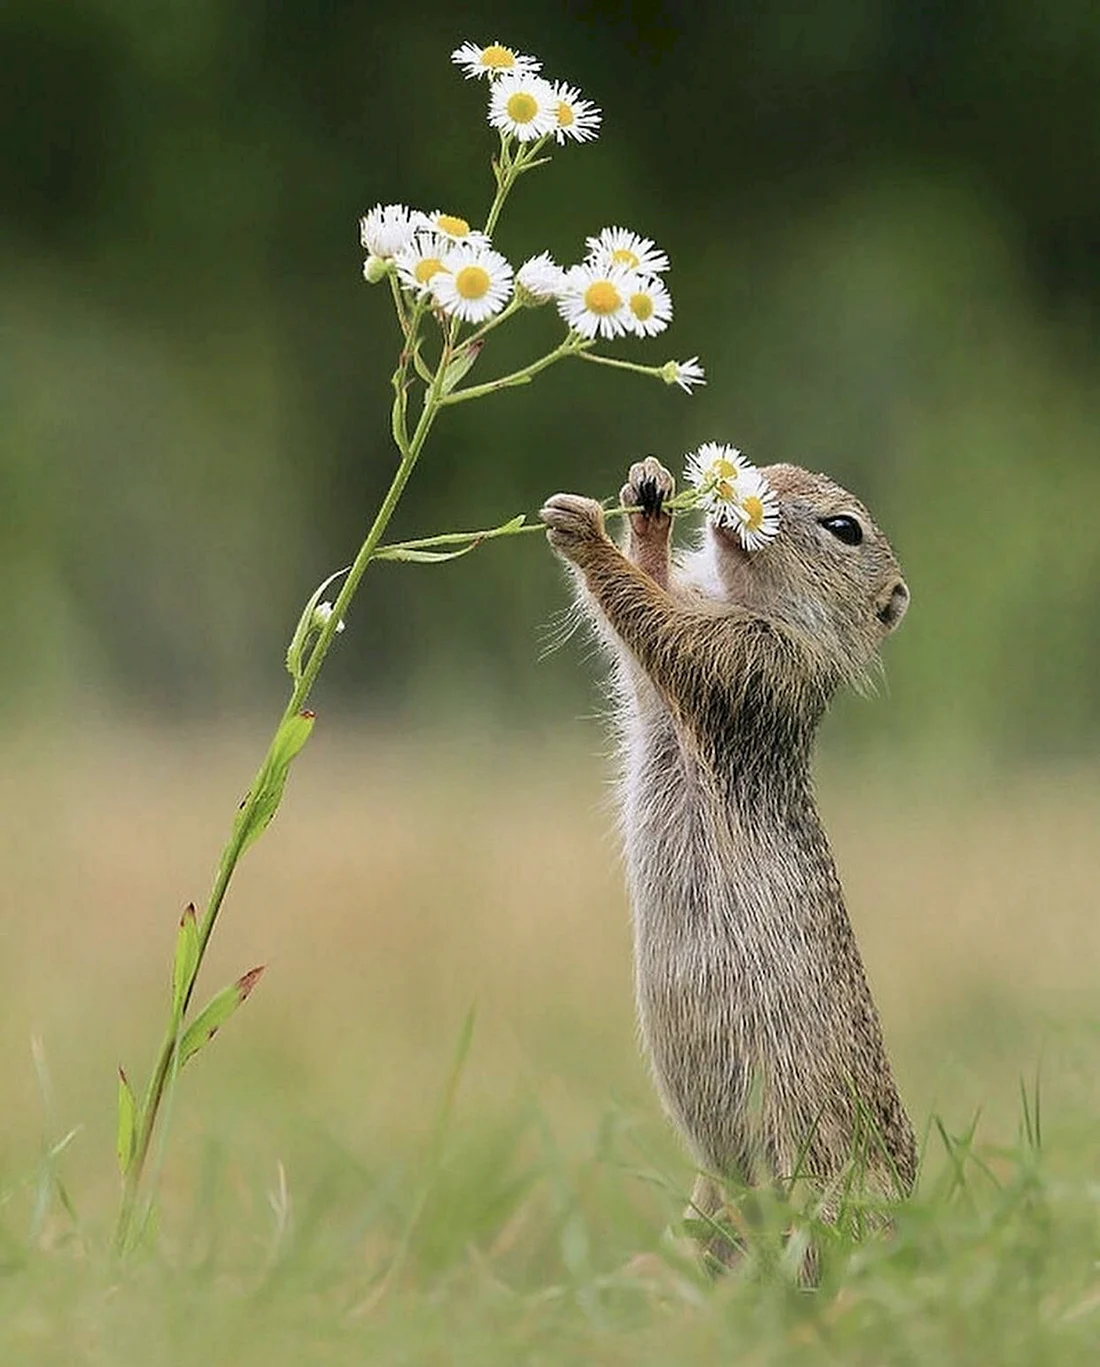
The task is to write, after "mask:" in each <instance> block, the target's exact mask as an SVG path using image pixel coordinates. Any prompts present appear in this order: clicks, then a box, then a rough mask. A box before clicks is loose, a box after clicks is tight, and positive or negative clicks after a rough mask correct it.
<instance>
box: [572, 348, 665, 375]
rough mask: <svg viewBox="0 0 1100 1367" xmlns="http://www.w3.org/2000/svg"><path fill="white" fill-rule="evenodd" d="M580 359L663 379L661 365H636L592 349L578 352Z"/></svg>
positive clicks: (633, 362)
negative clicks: (602, 354)
mask: <svg viewBox="0 0 1100 1367" xmlns="http://www.w3.org/2000/svg"><path fill="white" fill-rule="evenodd" d="M579 354H580V358H581V360H582V361H591V362H592V363H593V364H594V365H609V366H611V367H613V368H614V369H615V370H633V371H634V373H635V374H636V375H655V376H656V377H657V378H658V379H663V378H664V376H663V375H662V374H661V370H662V367H661V366H659V365H638V364H637V363H636V362H635V361H620V360H618V359H617V358H616V357H614V356H601V355H599V354H598V353H596V352H593V351H584V352H581V353H579Z"/></svg>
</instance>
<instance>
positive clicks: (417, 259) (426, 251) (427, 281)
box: [393, 232, 453, 294]
mask: <svg viewBox="0 0 1100 1367" xmlns="http://www.w3.org/2000/svg"><path fill="white" fill-rule="evenodd" d="M451 250H453V247H452V244H451V243H450V242H448V241H447V240H446V238H443V237H440V236H439V235H438V234H437V233H432V232H420V233H417V234H416V236H415V237H414V238H413V240H412V242H410V243H409V245H408V246H407V247H402V248H401V250H400V251H399V252H398V253H397V254H396V255H395V256H394V258H393V264H394V265H395V266H396V267H397V277H398V279H399V280H400V281H401V283H402V284H403V285H404V286H405V288H406V289H410V290H413V291H414V292H415V293H417V294H424V293H426V292H427V291H428V290H429V289H430V288H431V284H432V281H433V280H434V279H435V277H436V276H437V275H438V274H439V273H440V271H446V270H447V269H448V265H447V254H448V252H449V251H451Z"/></svg>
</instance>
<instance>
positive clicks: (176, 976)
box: [172, 902, 199, 1015]
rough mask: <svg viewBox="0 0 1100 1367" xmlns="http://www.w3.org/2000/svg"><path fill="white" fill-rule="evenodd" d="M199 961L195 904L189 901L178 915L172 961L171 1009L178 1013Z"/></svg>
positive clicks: (180, 1010)
mask: <svg viewBox="0 0 1100 1367" xmlns="http://www.w3.org/2000/svg"><path fill="white" fill-rule="evenodd" d="M198 962H199V923H198V920H197V918H196V916H195V904H194V902H189V903H188V904H187V906H186V907H185V908H184V912H183V915H182V916H181V917H180V928H179V933H178V935H177V936H176V957H175V959H174V960H173V961H172V1011H173V1012H174V1013H175V1014H176V1015H179V1014H180V1013H181V1012H182V1011H183V1004H184V999H185V998H186V996H187V989H188V988H189V987H190V986H191V979H192V978H193V977H194V974H195V967H196V965H197V964H198Z"/></svg>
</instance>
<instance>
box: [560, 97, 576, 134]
mask: <svg viewBox="0 0 1100 1367" xmlns="http://www.w3.org/2000/svg"><path fill="white" fill-rule="evenodd" d="M576 121H577V120H576V118H575V117H574V115H573V106H572V105H571V104H566V103H565V101H564V100H559V101H558V127H559V128H568V127H569V126H570V124H574V123H576Z"/></svg>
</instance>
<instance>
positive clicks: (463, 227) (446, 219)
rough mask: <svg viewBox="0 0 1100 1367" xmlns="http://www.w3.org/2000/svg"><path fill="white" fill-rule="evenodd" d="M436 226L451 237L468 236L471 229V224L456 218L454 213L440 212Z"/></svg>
mask: <svg viewBox="0 0 1100 1367" xmlns="http://www.w3.org/2000/svg"><path fill="white" fill-rule="evenodd" d="M436 226H437V227H439V228H441V229H442V230H443V231H444V232H445V233H447V234H449V235H450V236H451V237H466V236H467V235H468V234H469V231H470V225H469V224H468V223H467V222H466V220H465V219H464V218H456V217H455V216H454V214H440V215H439V217H438V218H437V219H436Z"/></svg>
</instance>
